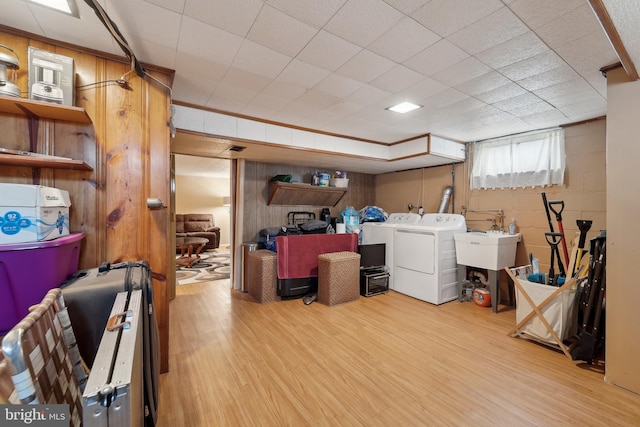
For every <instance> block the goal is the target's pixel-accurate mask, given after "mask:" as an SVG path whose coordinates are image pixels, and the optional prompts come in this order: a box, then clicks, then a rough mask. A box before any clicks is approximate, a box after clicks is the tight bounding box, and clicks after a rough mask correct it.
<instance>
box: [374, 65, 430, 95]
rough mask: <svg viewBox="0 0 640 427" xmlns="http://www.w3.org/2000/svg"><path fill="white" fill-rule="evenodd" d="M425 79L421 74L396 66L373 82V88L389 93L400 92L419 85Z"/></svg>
mask: <svg viewBox="0 0 640 427" xmlns="http://www.w3.org/2000/svg"><path fill="white" fill-rule="evenodd" d="M423 79H424V76H423V75H422V74H420V73H416V72H415V71H413V70H411V69H410V68H407V67H405V66H403V65H396V66H395V67H394V68H392V69H391V70H389V71H387V72H386V73H385V74H383V75H381V76H380V77H378V78H377V79H375V80H373V81H372V82H371V86H375V87H377V88H379V89H382V90H386V91H387V92H398V91H401V90H403V89H406V88H407V87H409V86H411V85H413V84H415V83H418V82H420V81H422V80H423Z"/></svg>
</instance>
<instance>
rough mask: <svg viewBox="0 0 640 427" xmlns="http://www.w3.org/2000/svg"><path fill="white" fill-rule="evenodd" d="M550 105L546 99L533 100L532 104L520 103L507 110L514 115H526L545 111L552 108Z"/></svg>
mask: <svg viewBox="0 0 640 427" xmlns="http://www.w3.org/2000/svg"><path fill="white" fill-rule="evenodd" d="M554 109H555V108H553V106H552V105H550V104H549V103H548V102H546V101H539V102H534V103H533V104H528V105H522V106H520V107H515V108H512V109H510V110H509V114H511V115H513V116H515V117H526V116H530V115H532V114H539V113H543V112H545V111H551V110H554Z"/></svg>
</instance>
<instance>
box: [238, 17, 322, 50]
mask: <svg viewBox="0 0 640 427" xmlns="http://www.w3.org/2000/svg"><path fill="white" fill-rule="evenodd" d="M317 32H318V30H317V28H315V27H313V26H311V25H309V24H307V23H305V22H303V21H300V20H298V19H296V18H294V17H292V16H290V15H287V14H286V13H284V12H282V11H280V10H278V9H276V8H274V7H271V6H269V5H265V6H264V7H263V8H262V10H261V11H260V13H259V14H258V17H257V18H256V20H255V22H254V23H253V26H252V27H251V30H250V31H249V34H247V38H248V39H249V40H253V41H254V42H256V43H259V44H261V45H263V46H266V47H268V48H271V49H273V50H276V51H278V52H280V53H284V54H285V55H288V56H291V57H294V56H296V55H297V54H298V53H299V52H300V51H301V50H302V48H304V47H305V46H306V44H307V43H309V41H310V40H311V39H312V38H313V36H315V35H316V33H317Z"/></svg>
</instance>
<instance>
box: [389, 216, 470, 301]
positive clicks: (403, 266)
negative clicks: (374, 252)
mask: <svg viewBox="0 0 640 427" xmlns="http://www.w3.org/2000/svg"><path fill="white" fill-rule="evenodd" d="M466 231H467V224H466V221H465V219H464V217H463V216H462V215H458V214H444V213H442V214H436V213H434V214H431V213H430V214H424V215H423V216H422V219H421V220H420V221H419V222H417V223H415V224H401V225H398V226H396V227H395V228H394V236H395V239H394V244H393V245H394V268H393V271H394V273H395V281H394V286H395V287H394V290H395V291H396V292H400V293H403V294H405V295H409V296H411V297H414V298H417V299H420V300H422V301H426V302H429V303H431V304H442V303H445V302H448V301H452V300H454V299H457V298H458V277H457V267H458V266H457V262H456V247H455V241H454V238H453V236H454V234H456V233H466Z"/></svg>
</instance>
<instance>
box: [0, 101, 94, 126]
mask: <svg viewBox="0 0 640 427" xmlns="http://www.w3.org/2000/svg"><path fill="white" fill-rule="evenodd" d="M0 113H7V114H15V115H18V116H26V117H29V118H35V119H52V120H64V121H68V122H75V123H83V124H91V123H92V122H91V118H90V117H89V115H88V114H87V112H86V111H85V109H84V108H80V107H70V106H68V105H60V104H54V103H51V102H43V101H34V100H33V99H25V98H14V97H11V96H3V95H0Z"/></svg>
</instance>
